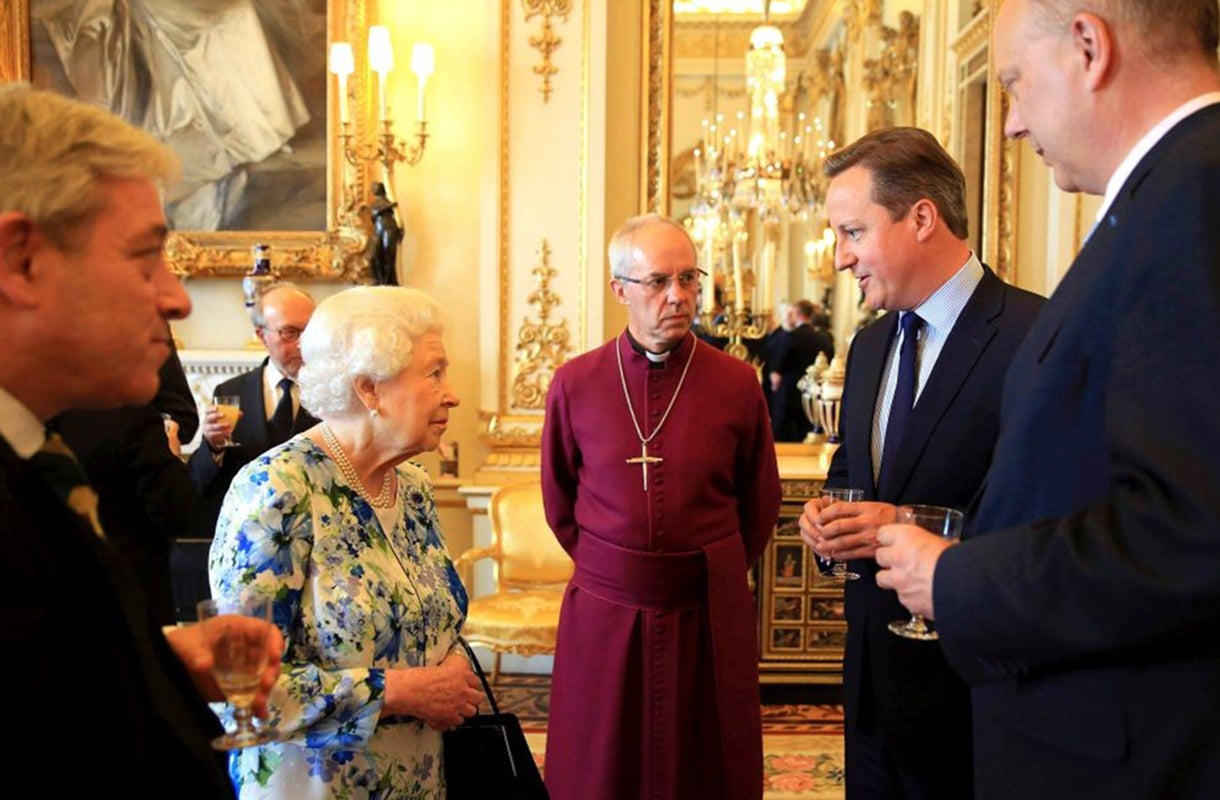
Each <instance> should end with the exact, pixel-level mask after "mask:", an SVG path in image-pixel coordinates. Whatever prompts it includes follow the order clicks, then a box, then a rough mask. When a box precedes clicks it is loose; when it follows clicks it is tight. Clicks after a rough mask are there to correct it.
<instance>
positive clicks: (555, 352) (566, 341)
mask: <svg viewBox="0 0 1220 800" xmlns="http://www.w3.org/2000/svg"><path fill="white" fill-rule="evenodd" d="M539 256H540V259H541V260H540V262H539V263H538V265H537V266H536V267H534V269H533V270H531V272H532V274H533V275H534V277H535V279H536V280H537V282H538V288H536V289H535V290H534V291H533V292H531V293H530V295H529V297H528V298H526V302H527V303H528V304H529V305H531V306H534V307H536V308H537V310H538V313H537V319H536V321H533V320H530V319H529V318H526V319H523V320H522V321H521V327H519V328H518V329H517V353H518V356H517V361H516V363H515V364H514V365H513V381H512V382H513V389H512V397H513V406H514V407H516V408H528V409H542V408H543V407H544V406H545V404H546V393H547V389H549V388H550V387H551V378H552V377H553V376H554V374H555V370H556V369H558V368H559V367H560V365H562V364H563V363H564V362H565V361H567V360H568V353H569V352H571V350H572V345H571V333H570V331H569V330H568V321H567V320H566V319H560V320H556V321H552V320H551V312H552V311H554V310H555V308H556V307H557V306H559V305H560V303H561V302H562V301H561V300H560V298H559V295H558V294H556V293H555V292H554V291H553V290H552V289H551V280H552V279H553V278H554V277H555V276H556V275H557V274H558V273H557V272H556V271H555V268H554V267H552V266H551V245H550V243H549V242H547V240H546V239H543V240H542V246H541V247H540V248H539Z"/></svg>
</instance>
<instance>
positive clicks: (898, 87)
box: [864, 11, 919, 131]
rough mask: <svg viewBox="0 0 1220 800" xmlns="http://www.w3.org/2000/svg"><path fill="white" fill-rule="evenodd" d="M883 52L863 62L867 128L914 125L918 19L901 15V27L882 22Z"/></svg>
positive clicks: (899, 18)
mask: <svg viewBox="0 0 1220 800" xmlns="http://www.w3.org/2000/svg"><path fill="white" fill-rule="evenodd" d="M880 34H881V52H880V53H879V54H878V56H877V58H869V59H865V61H864V88H865V90H866V91H868V93H869V97H868V100H867V101H866V106H867V108H868V119H867V123H866V124H867V126H868V130H870V131H872V130H877V129H878V128H888V127H890V126H893V125H913V124H915V86H916V73H917V71H918V68H919V18H918V17H916V16H915V15H914V14H912V13H911V12H910V11H903V12H902V13H900V14H899V15H898V27H897V28H891V27H889V26H888V25H882V26H881V29H880Z"/></svg>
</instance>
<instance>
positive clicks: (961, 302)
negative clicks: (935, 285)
mask: <svg viewBox="0 0 1220 800" xmlns="http://www.w3.org/2000/svg"><path fill="white" fill-rule="evenodd" d="M981 280H983V265H982V264H981V263H979V259H978V256H976V255H975V254H974V253H973V252H971V253H970V257H969V258H967V259H966V263H965V264H963V265H962V268H961V269H959V270H958V271H957V272H955V273H953V276H952V277H950V278H949V280H947V281H945V282H944V283H942V284H941V285H940V288H939V289H937V290H936V291H935V292H932V294H931V295H930V296H929V297H928V299H927V300H924V301H923V302H922V303H920V304H919V305H918V306H917V307H915V308H913V309H911V310H912V311H914V312H915V313H916V314H918V315H919V318H920V319H922V320H923V321H924V323H925V324H926V325H927V326H928V327H929V328H931V329H932V330H945V329H947V328H950V327H952V326H953V323H954V322H955V321H956V320H957V317H958V315H959V314H961V313H962V309H963V308H965V307H966V303H968V302H969V301H970V297H971V295H973V294H974V290H975V289H976V288H977V287H978V285H979V282H980V281H981Z"/></svg>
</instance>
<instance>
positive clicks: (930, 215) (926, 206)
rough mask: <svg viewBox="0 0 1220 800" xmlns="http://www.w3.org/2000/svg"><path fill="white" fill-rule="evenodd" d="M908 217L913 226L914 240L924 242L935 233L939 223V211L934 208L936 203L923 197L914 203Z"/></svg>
mask: <svg viewBox="0 0 1220 800" xmlns="http://www.w3.org/2000/svg"><path fill="white" fill-rule="evenodd" d="M908 216H909V217H910V219H911V222H912V223H914V225H915V238H916V240H917V241H919V242H926V241H927V240H928V239H929V238H930V237H931V236H932V234H933V233H934V232H935V231H936V225H937V223H938V222H939V221H940V209H938V208H937V207H936V203H933V202H932V201H931V200H929V199H928V198H926V197H924V198H921V199H919V200H916V201H915V205H913V206H911V210H910V211H909V212H908Z"/></svg>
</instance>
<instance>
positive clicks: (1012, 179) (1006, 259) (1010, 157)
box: [952, 4, 1021, 283]
mask: <svg viewBox="0 0 1220 800" xmlns="http://www.w3.org/2000/svg"><path fill="white" fill-rule="evenodd" d="M992 18H993V14H992V13H991V5H990V4H984V5H983V6H982V7H981V8H980V10H979V13H978V14H976V15H975V17H974V18H973V19H972V20H971V21H970V22H969V23H968V24H967V25H966V26H965V27H964V28H963V29H962V31H961V33H960V34H959V36H958V38H957V40H956V41H955V42H954V43H953V45H952V47H953V51H954V54H955V55H956V57H957V64H958V73H957V74H956V75H954V76H953V79H952V80H953V86H952V88H953V91H954V93H956V92H957V91H958V90H959V89H960V86H961V74H962V67H963V66H967V67H969V65H970V64H972V63H976V62H979V61H982V60H986V62H987V78H986V80H987V106H986V109H985V113H986V120H985V122H984V136H985V142H984V152H983V157H984V166H983V186H982V192H983V219H982V220H979V222H978V223H976V224H981V226H982V229H981V230H982V239H981V241H982V251H983V252H982V253H980V254H979V256H980V257H981V258H982V259H983V261H984V262H986V263H987V264H989V265H990V266H991V268H992V269H994V270H995V272H996V274H997V275H999V276H1000V278H1001V279H1003V280H1004V281H1005V282H1007V283H1016V280H1017V258H1016V255H1017V254H1016V248H1017V173H1018V170H1019V169H1020V153H1021V151H1020V142H1017V141H1011V140H1007V139H1005V138H1004V118H1005V116H1006V115H1007V112H1008V96H1007V95H1006V94H1005V93H1004V90H1003V88H1002V87H1001V86H1000V82H999V80H998V79H997V77H996V73H995V66H994V65H993V64H992V63H991V56H990V36H991V21H992ZM967 71H971V70H969V69H968V70H967ZM959 113H960V111H959ZM953 131H954V135H955V137H960V136H963V135H964V133H963V132H962V131H961V126H960V125H959V124H958V120H956V119H955V120H954V122H953Z"/></svg>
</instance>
